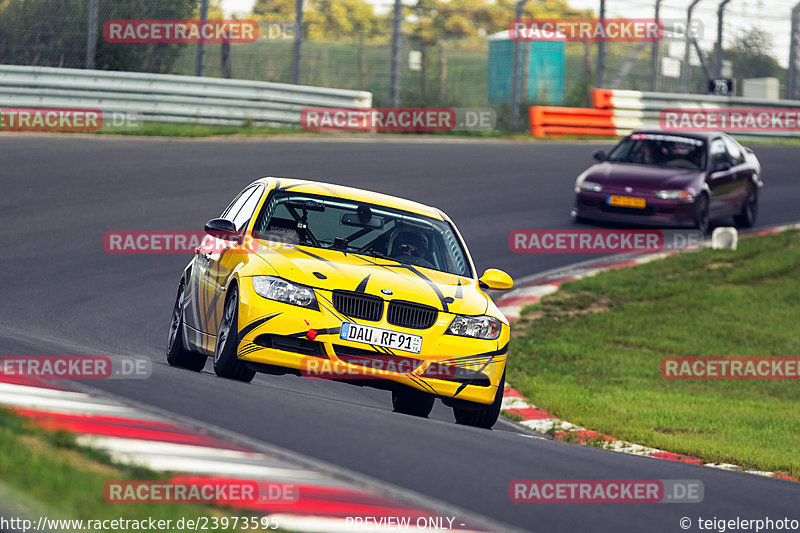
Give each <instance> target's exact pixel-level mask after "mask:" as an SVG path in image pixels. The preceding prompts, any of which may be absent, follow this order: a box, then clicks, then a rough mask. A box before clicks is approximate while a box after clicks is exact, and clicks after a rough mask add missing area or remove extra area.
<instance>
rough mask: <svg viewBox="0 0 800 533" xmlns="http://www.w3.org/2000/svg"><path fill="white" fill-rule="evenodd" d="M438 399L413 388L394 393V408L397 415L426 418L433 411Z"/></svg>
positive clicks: (394, 391)
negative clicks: (434, 403)
mask: <svg viewBox="0 0 800 533" xmlns="http://www.w3.org/2000/svg"><path fill="white" fill-rule="evenodd" d="M435 400H436V397H435V396H433V395H431V394H428V393H426V392H422V391H418V390H416V389H412V388H404V389H399V390H393V391H392V408H394V412H395V413H403V414H404V415H412V416H421V417H422V418H426V417H427V416H428V415H429V414H431V411H432V410H433V402H434V401H435Z"/></svg>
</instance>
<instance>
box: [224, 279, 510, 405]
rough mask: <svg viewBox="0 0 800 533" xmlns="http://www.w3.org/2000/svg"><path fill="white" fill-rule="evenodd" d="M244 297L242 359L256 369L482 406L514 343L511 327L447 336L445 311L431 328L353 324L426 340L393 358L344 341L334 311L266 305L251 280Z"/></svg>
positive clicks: (326, 295)
mask: <svg viewBox="0 0 800 533" xmlns="http://www.w3.org/2000/svg"><path fill="white" fill-rule="evenodd" d="M315 293H316V294H317V298H318V300H320V299H323V300H328V301H330V298H331V293H330V292H328V291H321V290H318V289H315ZM239 294H240V304H239V325H238V327H239V348H238V352H237V355H238V357H239V359H240V360H242V361H247V362H250V363H253V364H254V365H253V366H254V368H256V369H258V365H259V364H260V365H271V366H277V367H282V368H286V369H292V370H294V371H299V373H300V375H302V376H307V377H326V378H328V379H341V380H345V381H356V380H358V381H359V382H362V383H363V384H365V385H367V384H371V383H370V382H372V381H375V380H378V381H379V382H381V384H382V386H383V387H384V388H392V387H395V386H398V385H399V386H408V387H412V388H415V389H418V390H421V391H423V392H428V393H431V394H434V395H436V396H439V397H442V398H455V399H458V400H464V401H468V402H474V403H480V404H490V403H492V401H494V398H495V393H496V391H497V387H498V385H499V383H500V380H501V379H502V376H503V371H504V370H505V363H506V355H507V351H508V342H509V338H510V331H509V327H508V325H507V324H505V323H504V324H503V325H502V330H501V333H500V337H499V338H498V339H496V340H484V339H473V338H468V337H460V336H456V335H449V334H446V333H445V332H446V330H447V328H448V327H449V325H450V323H451V322H452V319H453V317H454V316H455V315H453V314H451V313H445V312H443V311H440V312H439V314H438V318H437V321H436V323H435V324H434V325H433V326H432V327H431V328H428V329H425V330H419V329H410V328H403V327H398V326H395V325H392V324H389V323H387V322H386V318H385V316H383V317H382V319H381V321H379V322H368V321H361V320H353V321H351V322H355V323H359V324H364V325H368V326H372V327H377V328H383V329H389V330H393V331H399V332H401V333H407V334H411V335H420V336H421V337H422V346H421V352H420V354H414V353H411V352H403V351H399V350H391V352H389V353H387V352H388V351H387V350H380V351H379V350H376V349H374V348H372V347H371V345H369V344H365V343H360V342H353V341H349V340H343V339H341V338H340V336H339V334H340V330H341V326H342V322H343V320H342V316H341V315H339V314H338V313H334V312H331V311H329V310H328V309H327V308H328V307H330V306H328V305H320V310H312V309H306V308H303V307H298V306H295V305H290V304H286V303H282V302H276V301H272V300H268V299H266V298H263V297H261V296H259V295H258V294H256V293H255V291H254V290H253V286H252V283H251V278H241V280H240V288H239ZM310 330H313V331H314V332H316V334H314V333H313V332H312V333H311V334H309V331H310ZM318 372H321V374H319V373H318ZM295 373H297V372H295ZM362 380H363V381H362Z"/></svg>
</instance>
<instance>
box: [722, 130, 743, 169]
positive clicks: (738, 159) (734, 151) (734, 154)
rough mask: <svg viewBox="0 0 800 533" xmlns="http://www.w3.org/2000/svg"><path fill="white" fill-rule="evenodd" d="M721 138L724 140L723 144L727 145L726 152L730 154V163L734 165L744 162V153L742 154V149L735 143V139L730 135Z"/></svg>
mask: <svg viewBox="0 0 800 533" xmlns="http://www.w3.org/2000/svg"><path fill="white" fill-rule="evenodd" d="M723 139H724V140H725V145H726V146H727V147H728V154H730V156H731V164H732V165H734V166H736V165H741V164H742V163H744V154H742V150H741V149H740V148H739V145H738V144H736V141H734V140H733V139H731V138H730V137H723Z"/></svg>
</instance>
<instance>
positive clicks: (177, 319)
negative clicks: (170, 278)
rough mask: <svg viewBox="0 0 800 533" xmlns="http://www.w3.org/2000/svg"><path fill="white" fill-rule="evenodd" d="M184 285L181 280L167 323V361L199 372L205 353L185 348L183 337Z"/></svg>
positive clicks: (202, 365) (203, 365)
mask: <svg viewBox="0 0 800 533" xmlns="http://www.w3.org/2000/svg"><path fill="white" fill-rule="evenodd" d="M184 292H186V285H185V284H184V283H183V280H181V284H180V285H179V286H178V296H177V297H176V298H175V305H174V307H173V308H172V320H171V321H170V324H169V337H168V338H167V362H168V363H169V364H170V365H172V366H179V367H181V368H185V369H187V370H194V371H195V372H199V371H201V370H203V367H205V366H206V359H208V356H207V355H203V354H199V353H197V352H193V351H191V350H187V349H186V343H185V342H184V339H183V294H184Z"/></svg>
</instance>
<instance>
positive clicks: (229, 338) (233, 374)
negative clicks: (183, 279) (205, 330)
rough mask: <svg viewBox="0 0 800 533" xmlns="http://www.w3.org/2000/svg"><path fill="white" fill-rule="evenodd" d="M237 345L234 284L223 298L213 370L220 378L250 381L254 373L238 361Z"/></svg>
mask: <svg viewBox="0 0 800 533" xmlns="http://www.w3.org/2000/svg"><path fill="white" fill-rule="evenodd" d="M238 347H239V292H238V291H237V290H236V286H235V285H234V286H233V287H232V288H231V289H230V290H229V291H228V297H227V298H226V299H225V309H224V311H223V312H222V319H221V320H220V324H219V329H218V330H217V344H216V346H215V347H214V372H215V373H216V374H217V375H218V376H219V377H221V378H228V379H235V380H237V381H244V382H246V383H250V382H251V381H253V378H254V377H255V375H256V373H255V371H254V370H251V369H250V368H248V367H247V365H245V364H244V363H243V362H241V361H239V358H238V357H237V356H236V351H237V349H238Z"/></svg>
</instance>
